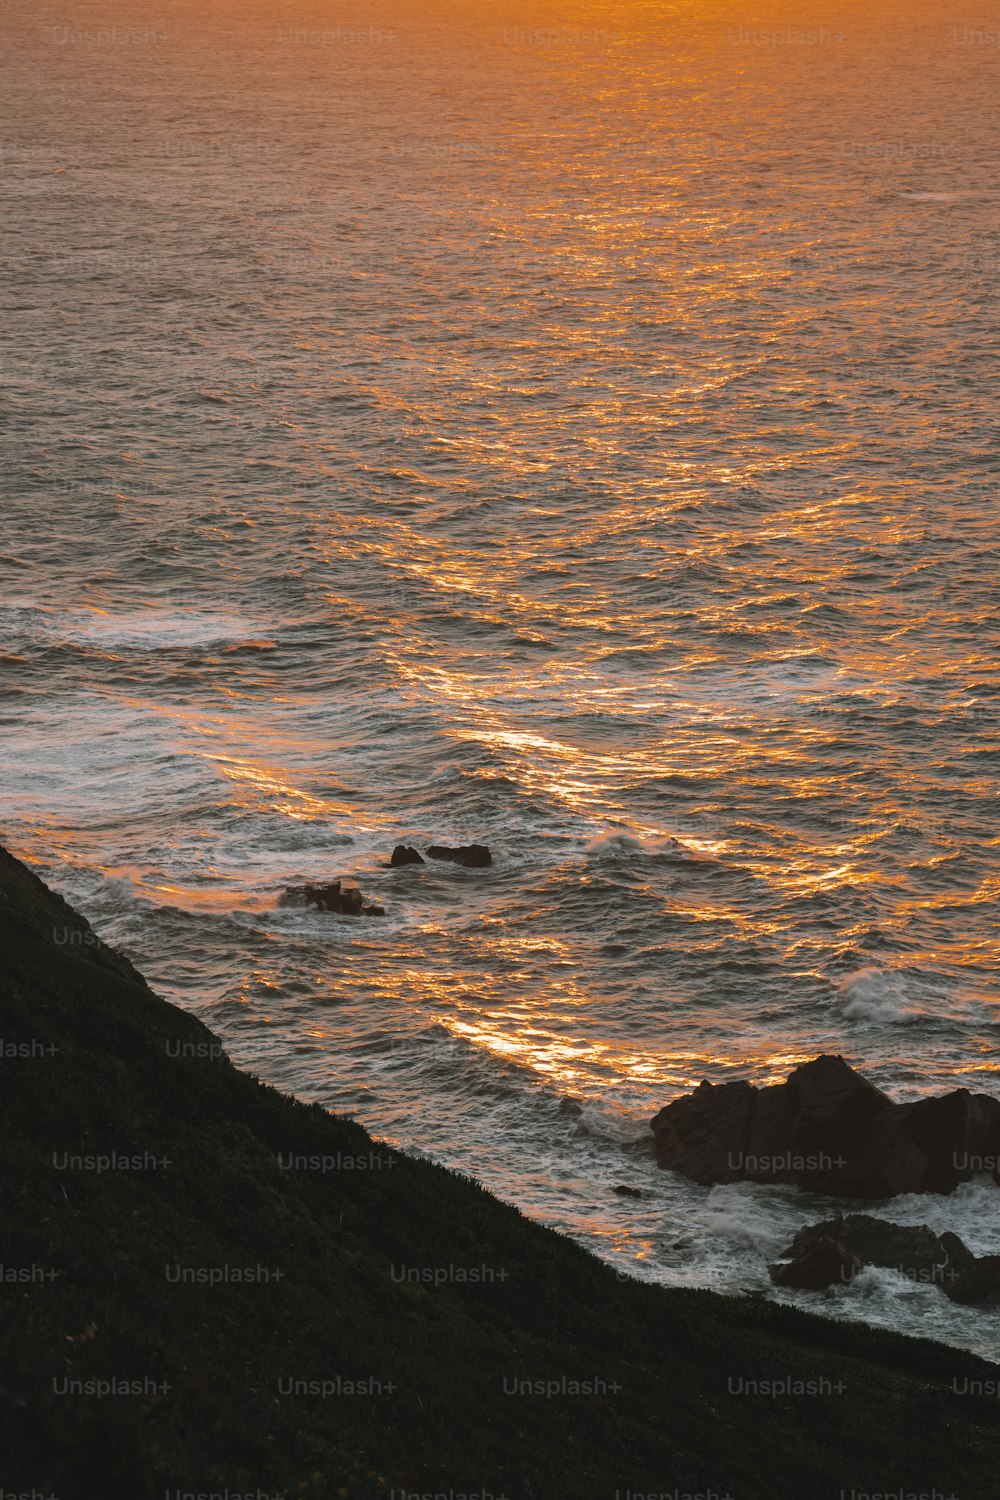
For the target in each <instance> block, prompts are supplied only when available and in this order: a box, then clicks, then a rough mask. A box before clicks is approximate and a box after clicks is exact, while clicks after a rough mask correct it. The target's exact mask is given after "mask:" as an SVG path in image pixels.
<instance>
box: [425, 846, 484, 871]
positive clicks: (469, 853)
mask: <svg viewBox="0 0 1000 1500" xmlns="http://www.w3.org/2000/svg"><path fill="white" fill-rule="evenodd" d="M427 858H428V859H447V860H450V861H451V863H452V864H454V865H464V866H465V867H466V869H468V870H478V869H483V868H484V867H485V866H486V865H491V864H492V863H493V856H492V854H491V853H490V851H489V850H488V849H487V847H486V845H485V844H463V845H461V846H460V847H459V848H457V849H449V848H448V847H447V845H446V844H432V845H431V847H430V848H429V849H428V851H427Z"/></svg>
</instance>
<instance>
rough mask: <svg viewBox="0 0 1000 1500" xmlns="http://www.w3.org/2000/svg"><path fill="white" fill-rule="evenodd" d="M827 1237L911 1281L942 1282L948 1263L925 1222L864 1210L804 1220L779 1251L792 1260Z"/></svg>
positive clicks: (959, 1247)
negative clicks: (902, 1220) (895, 1220)
mask: <svg viewBox="0 0 1000 1500" xmlns="http://www.w3.org/2000/svg"><path fill="white" fill-rule="evenodd" d="M948 1238H949V1240H951V1241H953V1242H954V1246H955V1247H956V1248H955V1251H954V1253H955V1254H956V1255H957V1256H959V1257H969V1251H968V1250H966V1248H965V1246H964V1245H963V1244H962V1241H961V1240H960V1239H959V1238H958V1236H957V1235H949V1236H948ZM830 1241H834V1242H835V1243H836V1244H837V1245H839V1246H840V1248H841V1249H842V1250H843V1251H844V1253H845V1255H848V1256H850V1257H852V1258H853V1259H855V1260H857V1261H859V1262H860V1264H861V1265H865V1266H885V1267H887V1268H888V1269H889V1270H892V1271H901V1272H902V1273H903V1275H904V1276H909V1277H911V1278H912V1279H913V1280H914V1281H926V1282H939V1283H943V1282H944V1280H945V1278H946V1277H947V1275H948V1272H949V1268H950V1266H951V1258H950V1256H949V1252H948V1248H947V1247H946V1246H945V1245H944V1243H943V1242H942V1240H941V1238H940V1237H939V1236H938V1235H936V1234H935V1233H934V1231H933V1230H932V1229H928V1227H927V1225H926V1224H913V1225H911V1224H891V1223H889V1222H888V1221H887V1220H885V1219H873V1218H871V1217H870V1215H868V1214H848V1215H847V1216H846V1217H843V1216H841V1217H838V1218H836V1219H828V1220H826V1221H825V1222H824V1223H822V1224H807V1225H806V1226H805V1228H803V1229H800V1230H799V1232H798V1234H797V1235H796V1236H795V1238H794V1239H793V1241H792V1243H791V1244H790V1245H789V1247H788V1249H787V1250H785V1251H784V1252H783V1254H784V1256H786V1257H787V1256H791V1258H792V1262H793V1264H794V1263H795V1262H796V1261H797V1260H799V1259H801V1257H802V1256H803V1255H805V1254H806V1253H807V1251H809V1250H810V1248H811V1247H813V1246H814V1245H816V1244H820V1243H822V1244H827V1243H829V1242H830ZM970 1258H971V1257H970ZM965 1263H966V1262H965V1261H964V1260H963V1264H965ZM784 1269H786V1270H787V1269H788V1268H787V1267H786V1268H784ZM772 1279H773V1278H772Z"/></svg>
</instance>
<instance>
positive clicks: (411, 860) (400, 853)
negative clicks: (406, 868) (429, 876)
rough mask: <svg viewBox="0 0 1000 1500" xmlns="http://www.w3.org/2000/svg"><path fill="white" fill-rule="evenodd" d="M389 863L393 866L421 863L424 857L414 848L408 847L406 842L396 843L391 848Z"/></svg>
mask: <svg viewBox="0 0 1000 1500" xmlns="http://www.w3.org/2000/svg"><path fill="white" fill-rule="evenodd" d="M389 863H390V865H393V866H399V865H422V864H423V863H424V857H423V855H422V854H419V853H418V852H417V850H416V849H412V848H410V846H409V845H408V844H397V845H396V847H395V849H393V851H392V858H391V859H390V861H389Z"/></svg>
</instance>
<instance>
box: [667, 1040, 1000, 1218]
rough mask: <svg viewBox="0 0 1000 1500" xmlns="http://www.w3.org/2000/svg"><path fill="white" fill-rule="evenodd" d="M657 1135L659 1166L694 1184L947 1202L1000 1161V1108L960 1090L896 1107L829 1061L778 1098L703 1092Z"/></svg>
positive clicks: (671, 1108) (717, 1088)
mask: <svg viewBox="0 0 1000 1500" xmlns="http://www.w3.org/2000/svg"><path fill="white" fill-rule="evenodd" d="M650 1128H651V1129H652V1131H653V1136H654V1141H655V1150H656V1156H657V1160H658V1162H659V1164H660V1166H661V1167H668V1168H670V1169H672V1170H673V1171H676V1172H682V1173H683V1174H684V1175H685V1176H687V1177H691V1178H693V1179H694V1181H696V1182H701V1183H705V1184H709V1183H717V1182H741V1181H750V1182H787V1183H793V1184H795V1185H797V1186H799V1187H803V1188H808V1189H809V1190H810V1191H812V1192H822V1193H829V1194H832V1195H834V1196H838V1197H854V1198H891V1197H893V1196H895V1195H896V1194H897V1193H927V1192H934V1193H948V1192H951V1190H952V1189H953V1188H954V1187H956V1186H957V1185H958V1183H960V1182H967V1181H968V1180H969V1179H970V1178H971V1177H973V1176H974V1175H975V1173H976V1172H977V1171H982V1170H984V1169H988V1168H995V1166H996V1163H997V1161H998V1159H1000V1100H998V1099H994V1098H991V1097H990V1096H989V1095H986V1094H970V1093H969V1091H968V1090H967V1089H956V1090H954V1092H952V1093H950V1094H945V1095H943V1096H942V1097H939V1098H936V1099H921V1100H919V1101H918V1102H916V1103H914V1104H896V1103H894V1102H893V1100H891V1099H890V1098H889V1097H888V1095H887V1094H884V1093H883V1092H882V1091H881V1089H877V1088H876V1087H875V1085H874V1084H872V1083H869V1082H868V1080H867V1079H865V1078H863V1077H862V1076H861V1074H860V1073H857V1072H855V1070H854V1069H853V1068H851V1067H849V1066H848V1064H847V1063H846V1062H845V1061H844V1059H843V1058H842V1057H833V1056H823V1057H817V1058H815V1059H814V1060H813V1061H812V1062H808V1063H804V1064H803V1065H802V1067H800V1068H796V1070H795V1072H794V1073H792V1074H791V1076H790V1077H789V1078H788V1079H787V1080H786V1082H785V1083H782V1084H776V1085H774V1086H773V1087H771V1088H762V1089H758V1088H755V1087H754V1086H753V1085H752V1084H749V1083H746V1082H744V1081H739V1082H734V1083H724V1084H711V1083H708V1082H703V1083H701V1084H699V1086H698V1088H697V1089H696V1090H695V1091H694V1093H693V1094H685V1095H684V1096H683V1097H682V1098H680V1099H675V1100H674V1101H673V1103H671V1104H668V1105H666V1107H665V1108H664V1109H661V1110H660V1112H659V1114H658V1115H657V1116H656V1117H655V1118H654V1119H653V1120H652V1121H651V1122H650ZM994 1179H995V1180H996V1179H997V1172H996V1170H994Z"/></svg>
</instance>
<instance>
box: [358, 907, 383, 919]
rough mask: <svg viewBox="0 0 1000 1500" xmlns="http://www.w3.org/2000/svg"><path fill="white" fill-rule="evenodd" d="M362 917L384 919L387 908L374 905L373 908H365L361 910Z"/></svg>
mask: <svg viewBox="0 0 1000 1500" xmlns="http://www.w3.org/2000/svg"><path fill="white" fill-rule="evenodd" d="M361 915H362V916H363V917H384V916H385V907H384V906H375V905H374V904H372V905H371V906H363V907H362V908H361Z"/></svg>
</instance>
